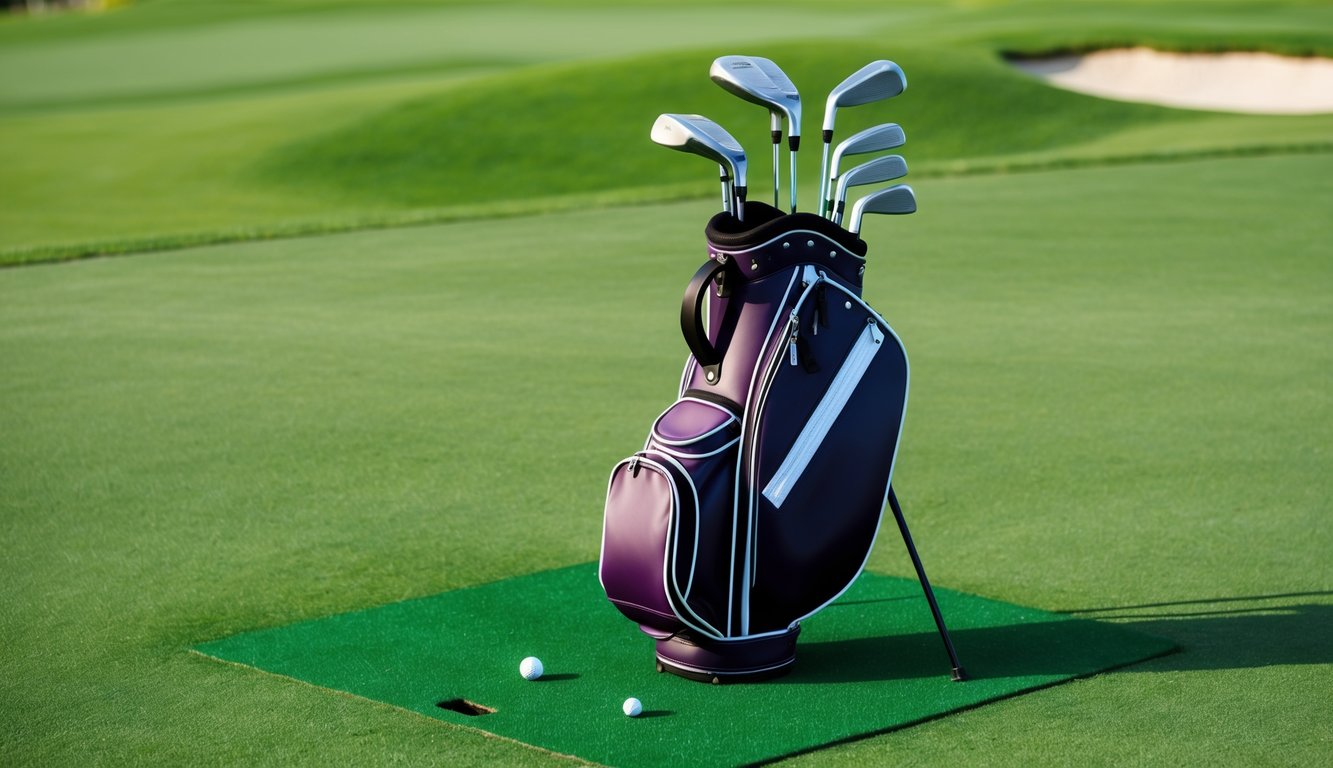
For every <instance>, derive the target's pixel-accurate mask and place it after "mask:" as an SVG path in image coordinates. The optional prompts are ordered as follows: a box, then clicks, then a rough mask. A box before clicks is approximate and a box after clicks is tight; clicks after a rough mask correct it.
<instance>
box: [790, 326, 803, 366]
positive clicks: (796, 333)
mask: <svg viewBox="0 0 1333 768" xmlns="http://www.w3.org/2000/svg"><path fill="white" fill-rule="evenodd" d="M800 338H801V330H800V329H799V328H793V329H792V331H791V339H790V341H788V342H787V352H788V354H789V355H790V356H791V364H792V365H800V364H801V358H800V354H799V353H798V352H797V351H796V346H797V342H798V341H799V340H800Z"/></svg>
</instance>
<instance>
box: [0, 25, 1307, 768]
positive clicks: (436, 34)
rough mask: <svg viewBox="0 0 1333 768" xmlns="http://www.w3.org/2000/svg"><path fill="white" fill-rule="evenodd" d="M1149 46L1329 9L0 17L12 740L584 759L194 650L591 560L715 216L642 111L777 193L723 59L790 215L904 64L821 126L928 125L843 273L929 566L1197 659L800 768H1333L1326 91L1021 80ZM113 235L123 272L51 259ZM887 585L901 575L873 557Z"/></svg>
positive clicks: (143, 752)
mask: <svg viewBox="0 0 1333 768" xmlns="http://www.w3.org/2000/svg"><path fill="white" fill-rule="evenodd" d="M709 19H711V20H713V22H714V23H711V24H710V23H707V20H709ZM1128 44H1147V45H1155V46H1158V47H1163V48H1170V49H1177V50H1224V49H1259V50H1268V51H1276V52H1283V53H1289V54H1298V55H1309V54H1323V55H1330V54H1333V5H1330V4H1328V3H1327V2H1315V1H1313V0H1312V1H1310V2H1305V1H1304V0H1290V1H1288V0H1284V1H1283V2H1271V3H1251V2H1242V1H1239V0H1237V1H1235V2H1232V1H1231V0H1181V1H1179V2H1169V3H1156V2H1111V1H1110V0H1106V1H1105V2H1103V1H1102V0H1088V1H1087V2H1079V3H1070V2H1053V1H1052V2H1046V1H1043V0H1031V1H1027V0H1019V1H1016V2H996V3H989V2H988V3H971V2H946V1H944V0H911V1H910V2H902V3H892V4H885V3H871V2H855V1H853V0H846V1H845V2H836V3H813V2H809V1H808V0H804V1H799V2H798V1H797V0H792V1H791V2H757V0H756V1H755V2H750V1H748V0H735V1H734V2H729V3H726V4H718V3H710V2H704V0H678V1H677V2H673V3H656V2H644V3H634V4H626V3H616V2H610V0H602V1H599V2H574V1H573V0H538V1H534V2H531V3H526V4H508V3H494V4H473V3H464V2H434V1H432V0H394V1H393V2H386V3H382V4H375V6H374V8H373V9H372V8H371V7H370V6H369V5H367V4H364V3H358V2H352V0H254V1H253V2H245V3H216V2H207V1H206V0H143V1H142V2H138V3H135V4H133V5H131V6H130V7H128V8H122V9H118V10H115V11H111V12H106V13H102V14H76V13H71V14H50V15H47V16H45V17H42V18H35V19H22V18H4V19H0V67H3V68H4V71H5V72H6V73H7V74H6V77H5V78H3V79H2V80H0V265H3V267H4V268H0V401H2V402H3V405H0V541H3V543H4V558H3V564H2V565H0V643H3V652H2V653H0V701H2V702H3V703H0V714H2V715H3V720H4V722H5V723H6V726H7V727H6V728H5V729H3V731H2V732H0V754H3V755H4V756H5V757H4V762H5V764H6V765H11V764H12V765H80V766H84V765H102V764H106V765H125V764H164V765H194V764H227V765H235V764H250V763H261V764H289V763H298V762H299V763H309V764H321V765H324V764H332V765H365V764H369V765H378V764H384V763H405V764H411V765H431V764H438V765H448V766H460V765H461V766H467V765H477V766H491V765H497V764H500V765H505V764H520V765H556V764H565V763H567V762H568V761H567V760H566V759H565V758H562V757H559V756H555V755H552V754H551V753H548V752H543V751H538V750H535V749H532V748H529V747H526V746H523V745H521V744H518V743H515V742H512V741H508V740H503V739H497V738H493V737H490V736H487V735H484V734H481V733H479V732H477V731H474V730H469V729H462V728H458V727H456V726H455V725H451V724H448V723H441V722H439V721H438V720H436V719H430V718H424V717H420V716H418V715H414V714H411V713H409V712H406V711H404V710H402V709H398V708H395V707H390V706H386V705H383V704H378V703H374V702H370V701H367V700H364V699H358V698H353V697H347V696H338V695H332V694H330V693H329V692H328V691H326V690H322V689H318V688H315V687H312V686H308V685H304V684H300V683H298V682H295V681H293V680H290V679H285V678H281V677H276V676H272V675H267V674H264V673H260V672H256V671H254V670H250V669H243V668H239V667H235V666H228V665H222V664H218V663H217V662H216V661H212V660H209V659H205V658H203V657H200V656H198V655H197V654H192V653H190V652H189V649H190V648H192V647H194V646H197V645H200V644H203V643H207V642H210V641H214V640H217V639H219V638H224V637H229V636H233V635H237V634H239V633H246V632H251V631H254V630H262V629H266V628H276V627H283V626H287V625H291V624H293V623H296V622H301V621H308V620H316V619H321V618H324V617H327V616H330V615H333V614H339V613H345V612H349V611H362V610H367V609H373V608H376V607H378V606H383V605H385V604H389V603H396V602H399V601H403V600H406V599H411V598H418V597H426V596H430V595H435V594H438V593H441V592H446V591H450V590H458V589H461V588H467V587H472V586H477V585H482V584H488V583H491V582H498V581H501V580H505V579H510V578H514V577H521V576H524V575H526V574H532V573H536V572H541V571H547V570H550V569H559V568H564V567H566V566H577V565H579V564H583V563H587V562H589V561H591V560H594V559H595V558H596V557H597V554H598V544H599V540H600V527H601V510H602V504H603V498H604V494H605V491H606V485H605V483H606V477H607V474H608V473H609V471H610V469H611V467H612V465H613V464H614V463H615V462H616V461H618V460H619V459H621V458H622V457H624V456H626V455H628V454H629V453H631V452H633V451H634V450H635V449H637V448H638V447H640V446H641V445H642V442H643V439H644V436H645V433H646V431H647V429H648V427H649V425H650V423H651V420H652V419H653V418H654V417H655V416H657V415H658V414H659V413H660V412H661V410H662V409H663V408H664V407H666V406H667V405H668V404H669V403H670V402H671V400H672V397H673V394H674V392H675V386H676V383H677V381H678V376H679V372H680V366H681V364H682V362H683V361H684V359H685V356H686V348H685V345H684V343H683V342H682V341H681V339H680V332H679V327H678V322H677V320H678V316H679V305H680V291H681V290H683V289H684V287H685V285H686V283H687V282H688V280H689V277H690V275H691V274H692V273H693V271H694V270H695V268H696V267H697V266H698V265H699V264H700V263H701V262H702V261H703V259H704V258H705V250H704V243H703V227H704V223H705V222H706V221H707V219H708V217H710V216H711V215H713V214H714V213H715V212H716V210H717V202H716V195H717V177H716V174H715V168H714V169H712V170H710V169H709V167H708V164H707V163H706V162H705V161H703V160H702V159H701V158H690V157H686V156H684V155H681V154H678V153H674V152H669V151H667V150H664V149H662V148H660V147H655V146H653V145H652V144H651V143H650V142H649V140H648V135H647V134H648V129H649V126H650V124H651V121H652V119H653V117H655V116H656V114H657V113H659V112H668V111H670V112H695V111H698V112H703V113H705V114H708V115H710V116H712V117H715V118H717V119H718V120H719V121H720V122H722V123H723V124H724V125H726V126H727V127H728V128H729V129H732V130H733V132H734V133H735V134H736V135H737V137H738V138H740V139H741V141H742V142H743V143H744V144H745V145H746V147H747V148H749V150H750V152H751V156H752V158H753V159H754V162H753V163H752V165H751V169H750V173H751V196H752V198H754V199H766V197H767V193H768V179H769V173H770V172H771V168H770V166H769V163H770V161H769V159H768V157H767V148H766V142H767V140H768V139H767V120H766V118H765V116H764V114H763V111H762V110H761V109H759V108H758V107H755V106H753V105H749V104H745V103H742V102H740V101H739V100H737V99H735V98H733V97H730V96H728V95H727V94H725V93H724V92H723V91H721V89H719V88H717V87H716V86H714V85H712V84H711V83H710V82H709V81H708V78H707V76H706V74H707V68H708V64H709V62H710V61H711V59H712V57H713V56H715V55H718V54H721V53H744V54H754V55H767V56H771V57H773V58H774V59H775V60H777V61H778V62H779V63H781V64H782V65H783V66H784V68H787V69H788V71H789V72H790V73H791V74H792V75H793V79H794V80H795V81H796V83H797V84H798V85H799V86H800V87H801V89H802V92H803V93H804V94H805V95H806V106H805V120H804V127H805V135H806V139H805V143H804V145H803V150H802V152H801V153H800V154H801V156H802V159H801V163H802V165H801V169H800V175H801V180H802V188H801V202H802V207H803V208H809V207H810V206H811V204H812V201H813V199H814V197H815V195H814V190H815V182H816V168H817V162H818V159H819V130H818V129H819V121H820V118H821V117H822V115H821V112H822V99H823V95H824V91H825V90H826V89H827V88H828V87H829V86H831V85H833V84H834V83H836V82H837V81H838V80H840V79H841V78H842V77H843V76H845V75H846V74H847V73H849V72H851V71H852V70H854V69H855V68H857V67H859V66H860V65H861V64H863V63H865V61H867V60H868V59H872V58H879V57H886V58H891V59H894V60H896V61H898V62H899V63H900V64H902V66H903V67H904V69H905V71H906V72H907V76H908V79H909V82H910V87H909V90H908V91H907V92H906V93H905V94H904V95H903V96H901V97H899V98H897V99H894V100H892V101H889V102H884V103H882V104H878V105H872V106H865V107H858V108H856V109H854V110H847V111H846V114H845V115H843V114H842V113H840V116H839V119H838V120H839V122H838V132H839V136H846V135H850V132H851V131H854V130H857V129H859V128H863V127H866V126H868V125H871V124H874V123H877V122H882V121H895V122H900V123H901V124H902V125H903V127H904V129H905V131H906V134H907V137H908V143H907V144H906V145H905V146H904V147H903V149H902V150H901V151H902V153H903V155H904V156H905V157H906V159H907V161H908V163H909V165H910V167H911V169H912V173H911V174H910V175H909V176H908V177H907V178H906V179H905V181H908V182H909V183H911V184H912V185H913V187H914V188H915V190H916V192H917V195H918V198H919V200H920V211H919V212H918V213H917V214H916V215H914V216H909V217H892V218H890V217H870V219H869V220H868V221H867V222H866V225H865V228H864V229H865V232H864V235H865V239H866V240H867V242H868V243H869V244H870V257H869V266H868V271H867V274H866V297H867V299H868V300H869V301H870V302H871V304H872V305H874V306H875V307H876V308H877V309H878V310H879V311H880V312H881V313H883V314H884V315H885V316H886V317H887V319H888V320H889V322H890V323H892V324H893V326H894V327H895V329H896V331H897V332H898V333H899V335H900V336H901V337H902V340H903V342H904V344H905V346H906V349H907V351H908V354H909V356H910V358H911V362H912V373H913V377H912V378H913V381H912V390H911V398H910V402H909V407H908V412H907V421H906V426H905V431H904V434H903V439H902V444H901V448H902V450H901V455H900V456H901V458H900V461H899V463H898V466H897V470H896V472H895V478H894V484H895V487H896V488H897V489H898V491H899V494H900V497H901V499H902V501H903V503H904V506H905V508H906V512H907V516H908V519H909V520H910V521H911V523H912V526H913V531H914V534H915V536H916V538H917V542H918V544H919V546H920V548H921V552H922V556H923V558H924V559H925V563H926V566H927V568H928V569H929V570H930V575H931V578H932V580H933V581H935V582H936V583H937V584H938V585H939V586H941V587H943V588H948V589H951V590H957V591H960V592H965V593H969V594H973V595H979V596H981V597H984V598H988V599H993V600H999V601H1004V602H1007V603H1014V604H1019V605H1024V606H1033V607H1036V608H1039V609H1041V610H1044V611H1050V612H1055V613H1061V614H1068V615H1069V616H1071V617H1075V618H1089V619H1096V620H1102V621H1106V622H1113V623H1116V624H1118V625H1121V626H1123V627H1125V628H1128V629H1131V630H1137V631H1140V632H1143V633H1146V634H1149V635H1154V636H1158V637H1162V638H1165V639H1167V640H1168V641H1170V642H1173V643H1175V644H1177V645H1179V646H1180V647H1181V648H1182V651H1181V652H1180V653H1177V654H1174V655H1172V656H1168V657H1164V658H1160V659H1157V660H1154V661H1150V662H1146V663H1142V664H1137V665H1134V666H1132V667H1129V668H1126V669H1123V670H1119V671H1115V672H1110V673H1106V674H1102V675H1097V676H1094V677H1091V678H1088V679H1082V680H1078V681H1075V682H1072V683H1069V684H1065V685H1060V686H1057V687H1054V688H1049V689H1045V690H1042V691H1039V692H1036V693H1031V694H1027V695H1023V696H1019V697H1016V698H1012V699H1008V700H1005V701H1001V702H998V703H994V704H988V705H986V706H983V707H980V708H977V709H973V710H969V711H965V712H962V713H959V714H955V715H950V716H948V717H945V718H943V719H939V720H934V721H931V722H928V723H924V724H921V725H917V726H914V727H911V728H908V729H906V730H902V731H898V732H895V733H891V734H885V735H880V736H876V737H873V738H870V739H866V740H862V741H856V742H853V743H847V744H841V745H839V746H836V747H832V748H829V749H824V750H818V751H815V752H812V753H809V754H805V755H802V756H800V757H797V758H793V759H792V760H791V763H792V764H812V765H821V766H822V765H848V766H853V765H976V764H1001V765H1015V766H1017V765H1045V764H1085V763H1092V764H1106V765H1124V764H1151V765H1220V764H1226V765H1245V766H1249V765H1267V764H1282V765H1300V766H1305V765H1319V764H1322V763H1324V762H1327V755H1328V754H1329V751H1330V748H1331V747H1333V728H1331V727H1330V726H1329V725H1328V722H1327V721H1328V712H1329V711H1330V710H1333V694H1330V693H1329V691H1330V690H1333V685H1331V684H1333V651H1330V645H1329V637H1330V636H1331V635H1333V557H1330V554H1331V553H1333V528H1331V527H1330V525H1329V523H1328V510H1327V507H1328V503H1329V499H1330V498H1333V480H1330V476H1331V475H1330V472H1329V471H1328V464H1329V461H1328V451H1329V446H1330V444H1333V397H1330V384H1331V383H1333V345H1330V343H1329V340H1330V339H1331V338H1333V302H1330V298H1329V297H1330V296H1333V252H1331V251H1330V247H1329V243H1330V242H1333V224H1330V218H1329V215H1328V213H1327V211H1328V210H1329V208H1330V201H1331V200H1333V181H1330V179H1333V114H1324V115H1310V116H1300V117H1278V116H1259V115H1233V114H1222V113H1211V112H1191V111H1184V110H1173V109H1165V108H1159V107H1148V106H1143V105H1133V104H1125V103H1119V102H1110V101H1104V100H1099V99H1094V98H1091V97H1087V96H1080V95H1075V94H1072V93H1067V92H1062V91H1055V90H1051V89H1048V88H1046V87H1044V86H1042V85H1040V84H1039V83H1037V82H1036V81H1034V80H1031V79H1029V78H1027V77H1025V76H1023V75H1020V74H1017V73H1016V72H1014V71H1011V70H1010V69H1009V68H1008V67H1007V66H1006V65H1005V64H1004V63H1003V61H1002V58H1001V53H1002V52H1006V51H1009V52H1012V51H1025V52H1035V51H1049V50H1077V49H1082V48H1088V47H1098V46H1109V45H1128ZM784 186H785V184H784ZM784 192H785V190H784ZM404 225H413V226H404ZM279 238H282V239H279ZM186 246H199V247H186ZM98 254H121V255H123V257H117V258H85V259H83V260H81V261H70V262H67V263H61V264H56V263H45V264H43V263H36V262H44V261H56V260H68V259H76V258H81V257H88V256H95V255H98ZM16 264H30V265H29V266H22V267H15V266H12V265H16ZM881 544H883V542H881ZM869 568H870V569H871V570H872V571H874V572H876V573H878V574H884V575H887V576H896V577H905V576H910V575H911V574H912V569H911V565H910V563H909V562H908V561H907V559H906V557H905V555H904V554H903V552H902V550H901V548H900V547H899V546H896V545H893V544H890V545H888V546H883V545H881V546H880V547H879V549H877V550H876V552H875V553H874V555H873V556H872V558H871V560H870V563H869ZM1031 653H1032V656H1033V658H1042V657H1043V650H1042V649H1041V648H1033V649H1032V651H1031ZM1320 755H1323V756H1324V757H1320Z"/></svg>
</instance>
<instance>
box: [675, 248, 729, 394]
mask: <svg viewBox="0 0 1333 768" xmlns="http://www.w3.org/2000/svg"><path fill="white" fill-rule="evenodd" d="M726 268H727V265H726V264H725V263H723V262H718V261H714V260H712V259H709V260H708V261H706V262H704V265H703V266H701V267H699V271H697V272H695V273H694V277H693V278H691V279H690V285H689V287H688V288H686V289H685V298H684V299H682V300H681V302H680V332H681V334H683V335H684V336H685V344H686V345H687V346H689V348H690V353H691V354H693V355H694V359H695V361H697V362H698V363H699V367H701V368H703V370H704V378H705V379H706V380H707V381H708V383H709V384H716V383H717V382H718V380H719V378H720V377H721V375H722V373H721V369H722V353H721V352H719V351H718V350H717V347H715V346H713V343H712V342H710V341H709V340H708V329H707V328H705V327H704V319H703V308H704V300H705V299H707V298H708V290H709V286H710V285H712V283H713V280H714V278H716V277H717V276H718V275H719V274H720V273H722V272H723V270H725V269H726ZM719 295H725V294H722V293H721V292H720V291H719Z"/></svg>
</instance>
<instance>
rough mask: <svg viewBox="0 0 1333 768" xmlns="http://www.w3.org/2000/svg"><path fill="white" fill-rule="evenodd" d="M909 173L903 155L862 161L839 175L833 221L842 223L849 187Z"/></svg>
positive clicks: (900, 176)
mask: <svg viewBox="0 0 1333 768" xmlns="http://www.w3.org/2000/svg"><path fill="white" fill-rule="evenodd" d="M906 175H907V161H906V160H904V159H903V157H902V155H888V156H885V157H877V158H875V159H874V160H871V161H870V162H868V163H862V164H861V165H858V166H856V167H855V168H853V169H851V170H850V171H848V172H846V173H844V174H842V176H840V177H838V191H837V193H836V194H835V195H834V196H833V205H834V210H833V221H834V222H835V223H837V224H841V223H842V212H843V209H844V208H845V206H846V204H847V189H848V188H849V187H859V186H863V185H865V184H875V183H878V182H881V181H890V180H892V179H899V178H902V177H903V176H906Z"/></svg>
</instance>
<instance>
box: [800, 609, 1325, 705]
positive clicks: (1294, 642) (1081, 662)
mask: <svg viewBox="0 0 1333 768" xmlns="http://www.w3.org/2000/svg"><path fill="white" fill-rule="evenodd" d="M1328 594H1331V593H1327V592H1318V593H1302V594H1300V595H1281V596H1274V595H1266V596H1256V597H1253V598H1223V599H1218V600H1197V601H1194V600H1191V601H1181V602H1179V603H1157V604H1152V605H1138V606H1124V607H1121V608H1113V609H1107V608H1102V609H1096V610H1095V611H1094V610H1092V609H1089V610H1087V611H1082V610H1080V611H1067V612H1066V613H1070V614H1080V617H1079V618H1071V619H1069V620H1065V621H1049V622H1035V623H1030V624H1015V625H1010V626H1001V627H984V628H974V629H956V630H954V631H953V632H952V637H953V641H954V645H955V646H956V647H957V649H958V655H959V657H960V659H961V660H962V662H963V666H964V667H966V668H967V670H968V673H969V675H970V676H971V678H972V679H974V680H985V679H994V678H1006V677H1042V676H1048V675H1049V676H1062V675H1083V674H1087V673H1088V672H1090V671H1093V670H1097V669H1105V668H1107V667H1108V666H1109V667H1114V666H1119V665H1118V664H1116V663H1115V662H1114V661H1113V660H1114V659H1115V658H1117V657H1123V655H1124V652H1125V650H1126V647H1127V646H1129V647H1133V646H1135V645H1136V644H1143V642H1144V640H1145V638H1144V637H1143V635H1151V636H1152V637H1154V638H1161V639H1164V640H1167V641H1169V642H1170V643H1174V644H1175V645H1176V646H1177V648H1176V650H1177V651H1178V652H1174V653H1173V652H1171V651H1170V650H1166V651H1163V650H1162V649H1161V646H1160V644H1158V648H1157V649H1156V650H1154V651H1150V652H1148V653H1145V654H1144V656H1148V657H1152V658H1150V659H1149V660H1147V661H1144V662H1141V663H1139V664H1136V665H1134V668H1135V669H1140V670H1145V671H1149V670H1150V671H1164V670H1209V669H1240V668H1254V667H1266V666H1272V665H1281V664H1327V663H1331V662H1333V645H1331V644H1329V643H1328V641H1327V639H1328V637H1330V636H1331V635H1333V605H1321V604H1302V605H1285V606H1281V605H1280V606H1272V607H1266V606H1261V605H1244V604H1242V605H1236V604H1237V603H1247V602H1248V603H1256V602H1262V601H1266V600H1272V599H1278V598H1283V599H1290V598H1292V597H1314V596H1323V595H1328ZM1186 605H1188V606H1203V605H1226V606H1227V607H1225V608H1222V609H1219V610H1213V611H1208V610H1203V611H1197V610H1191V611H1186V612H1179V611H1176V612H1165V613H1163V612H1156V611H1158V610H1159V609H1161V608H1172V607H1176V606H1186ZM1144 611H1153V612H1151V613H1144ZM1086 613H1098V614H1101V613H1107V614H1109V615H1104V616H1103V615H1098V616H1095V617H1088V618H1084V617H1083V616H1082V614H1086ZM947 618H948V617H947V615H946V620H947ZM1089 618H1095V619H1096V620H1095V621H1092V620H1089ZM1125 630H1130V631H1128V632H1127V631H1125ZM1141 658H1142V657H1141ZM948 672H949V663H948V659H947V657H946V656H945V653H944V649H943V645H942V644H941V642H940V638H939V635H938V634H936V633H935V632H921V633H915V634H908V635H896V636H884V637H869V638H857V639H850V640H839V641H830V642H812V643H803V644H801V645H800V646H799V647H798V649H797V666H796V669H795V670H793V673H792V674H791V675H790V676H789V677H788V678H784V679H785V680H787V681H788V682H790V683H794V684H809V683H847V682H864V681H873V680H901V679H909V678H921V677H934V676H937V675H947V674H948Z"/></svg>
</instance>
